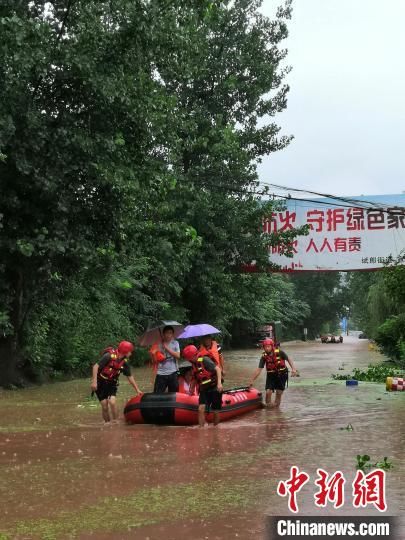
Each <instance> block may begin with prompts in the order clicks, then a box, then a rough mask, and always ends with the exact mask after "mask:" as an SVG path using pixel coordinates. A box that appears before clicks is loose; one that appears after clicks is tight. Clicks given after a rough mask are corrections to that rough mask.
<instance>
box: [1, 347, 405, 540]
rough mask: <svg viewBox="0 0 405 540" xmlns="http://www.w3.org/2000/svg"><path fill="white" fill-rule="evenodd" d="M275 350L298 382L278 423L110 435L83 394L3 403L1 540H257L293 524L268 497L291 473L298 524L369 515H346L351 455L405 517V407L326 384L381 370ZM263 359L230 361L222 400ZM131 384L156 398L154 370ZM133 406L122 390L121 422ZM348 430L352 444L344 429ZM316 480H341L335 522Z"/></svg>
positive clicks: (363, 362)
mask: <svg viewBox="0 0 405 540" xmlns="http://www.w3.org/2000/svg"><path fill="white" fill-rule="evenodd" d="M283 348H284V349H285V351H286V352H287V353H288V354H290V355H291V357H292V358H293V359H294V361H295V363H296V365H297V368H298V370H299V372H300V375H301V376H300V377H299V378H295V379H290V385H289V388H288V390H287V391H286V392H285V395H284V397H283V402H282V405H281V409H280V410H274V409H273V410H272V409H270V410H265V409H263V410H257V411H254V412H252V413H249V414H247V415H245V416H242V417H240V418H236V419H234V420H231V421H229V422H224V423H223V424H220V425H219V426H218V428H214V427H212V426H210V427H207V428H206V429H203V430H200V429H199V428H197V427H158V426H126V425H125V424H124V423H120V424H118V425H111V426H106V427H104V426H102V425H101V414H100V410H99V405H98V403H97V402H96V401H94V400H91V399H90V398H89V381H84V380H79V381H71V382H66V383H56V384H52V385H48V386H44V387H41V388H33V389H26V390H21V391H15V392H2V393H0V414H1V416H0V508H1V517H0V540H6V539H7V540H14V539H44V540H53V539H64V538H66V539H67V538H78V539H97V540H98V539H100V540H113V539H130V538H131V539H133V538H139V539H146V538H149V539H150V540H155V539H161V538H164V539H165V540H172V539H183V538H184V539H186V538H187V539H189V538H193V539H210V540H211V539H227V538H238V539H251V538H261V537H262V536H263V533H264V526H265V525H264V520H265V516H266V515H286V514H287V513H288V509H287V503H286V500H285V499H284V498H281V497H280V496H278V495H277V494H276V487H277V484H278V482H279V481H280V480H285V479H287V478H288V477H289V471H290V467H291V466H292V465H297V466H299V468H300V469H301V470H304V471H305V472H307V473H308V474H310V475H311V481H310V482H308V484H307V485H305V486H304V488H303V489H302V491H301V492H300V493H299V494H298V504H299V507H300V515H321V514H328V515H330V514H333V515H339V516H344V515H347V516H354V515H377V514H379V512H378V511H377V510H375V509H374V508H372V507H370V508H365V509H362V510H359V509H353V507H352V505H351V496H350V495H351V482H352V480H353V479H354V476H355V473H356V471H355V464H356V455H357V454H369V455H370V456H371V458H372V460H373V461H378V460H381V459H382V458H383V457H384V456H388V458H389V459H390V461H392V462H393V464H394V469H393V470H392V471H389V472H388V473H387V478H388V481H387V491H386V493H387V503H388V511H387V515H399V514H400V511H401V512H402V513H403V510H404V508H405V496H404V493H403V489H402V486H401V482H400V477H401V475H402V477H404V471H405V467H404V460H405V459H404V458H405V456H404V448H405V435H404V429H403V418H404V410H405V393H404V392H392V393H386V392H385V385H384V384H376V383H363V382H360V383H359V386H358V387H353V388H350V387H346V385H345V381H334V380H333V379H332V378H331V377H330V375H331V374H332V373H349V372H350V371H351V370H352V368H353V367H366V366H367V365H368V364H369V363H377V362H379V361H380V360H381V359H382V357H381V356H380V355H379V354H378V353H377V352H375V351H370V350H369V349H368V342H367V341H365V340H359V339H357V338H347V339H346V340H345V342H344V343H343V344H321V343H290V344H285V346H284V347H283ZM259 355H260V351H258V350H253V349H251V350H246V351H233V352H228V353H227V355H226V360H227V381H226V386H227V387H230V386H236V385H241V384H246V382H247V380H248V378H249V376H250V375H251V373H252V372H253V371H254V369H255V368H256V367H257V363H258V358H259ZM341 367H343V370H342V371H338V370H339V368H341ZM134 375H135V378H136V379H137V380H138V383H139V385H140V387H141V388H142V390H144V391H149V390H151V388H152V380H151V372H150V370H149V369H146V368H145V369H136V370H134ZM124 379H125V378H124ZM264 379H265V375H264V373H263V374H262V376H261V377H260V378H259V379H258V381H256V384H255V386H256V387H257V388H264V382H265V381H264ZM130 396H131V387H130V386H129V385H128V384H127V382H126V380H123V381H122V382H121V386H120V390H119V400H118V401H119V404H120V409H121V411H122V409H123V405H124V404H125V401H126V399H127V398H128V397H130ZM349 423H350V424H352V426H353V428H354V429H353V431H347V430H345V429H343V428H345V427H346V426H347V425H348V424H349ZM318 467H321V468H323V469H324V470H326V471H327V472H329V473H333V472H335V471H337V470H340V471H342V472H343V473H344V474H345V475H346V479H347V486H346V496H347V499H346V504H345V506H344V507H343V508H341V509H339V510H333V508H332V507H331V506H330V507H326V508H325V509H323V510H320V509H318V508H316V507H315V505H314V501H313V495H314V493H315V491H316V487H315V486H314V480H315V478H316V469H317V468H318ZM404 538H405V533H404Z"/></svg>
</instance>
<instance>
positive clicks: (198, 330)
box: [177, 324, 221, 339]
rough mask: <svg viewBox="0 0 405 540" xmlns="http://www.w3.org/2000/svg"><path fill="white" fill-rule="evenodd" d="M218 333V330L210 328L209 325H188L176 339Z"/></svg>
mask: <svg viewBox="0 0 405 540" xmlns="http://www.w3.org/2000/svg"><path fill="white" fill-rule="evenodd" d="M220 333H221V330H218V328H215V326H211V325H210V324H189V325H188V326H186V327H185V328H184V330H183V332H182V333H181V334H179V335H178V336H177V337H178V339H188V338H193V337H201V336H209V335H211V334H220Z"/></svg>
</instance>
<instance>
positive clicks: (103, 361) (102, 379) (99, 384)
mask: <svg viewBox="0 0 405 540" xmlns="http://www.w3.org/2000/svg"><path fill="white" fill-rule="evenodd" d="M133 351H134V346H133V344H132V343H131V342H129V341H121V343H120V344H119V345H118V347H117V348H116V349H114V348H113V347H109V348H108V349H106V350H105V351H104V354H103V356H102V357H101V358H100V360H99V361H98V362H96V363H95V364H94V365H93V378H92V383H91V389H92V391H93V392H95V393H96V395H97V397H98V400H99V402H100V404H101V413H102V416H103V420H104V422H106V423H107V422H110V420H111V419H112V420H113V421H114V422H116V421H117V418H118V410H117V404H116V398H115V396H116V395H117V390H118V384H119V383H118V379H119V376H120V375H121V373H123V374H124V375H126V377H127V378H128V382H129V384H130V385H131V386H133V388H134V390H135V392H136V393H137V394H141V393H142V392H141V391H140V390H139V387H138V385H137V383H136V381H135V379H134V377H133V376H132V375H131V368H130V365H129V363H128V360H129V358H130V356H131V354H132V353H133ZM110 411H111V413H110Z"/></svg>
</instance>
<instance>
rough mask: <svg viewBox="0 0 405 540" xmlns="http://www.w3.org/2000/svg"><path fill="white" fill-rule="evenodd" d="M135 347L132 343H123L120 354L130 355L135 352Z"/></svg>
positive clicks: (119, 347)
mask: <svg viewBox="0 0 405 540" xmlns="http://www.w3.org/2000/svg"><path fill="white" fill-rule="evenodd" d="M134 348H135V347H134V346H133V344H132V343H131V342H130V341H121V343H120V344H119V345H118V349H117V350H118V354H124V355H125V354H129V353H131V352H133V350H134Z"/></svg>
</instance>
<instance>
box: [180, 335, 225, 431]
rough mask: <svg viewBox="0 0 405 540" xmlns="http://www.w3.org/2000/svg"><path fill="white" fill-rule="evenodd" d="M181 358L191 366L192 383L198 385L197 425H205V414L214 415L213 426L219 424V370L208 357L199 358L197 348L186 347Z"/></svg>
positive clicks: (220, 388)
mask: <svg viewBox="0 0 405 540" xmlns="http://www.w3.org/2000/svg"><path fill="white" fill-rule="evenodd" d="M183 358H184V359H185V360H188V361H189V362H191V364H192V366H193V376H194V383H195V384H198V385H199V391H200V395H199V398H198V424H199V426H200V427H204V425H205V413H206V412H210V411H212V412H213V413H214V426H217V425H218V424H219V411H220V410H221V407H222V390H223V388H222V382H221V369H220V367H219V366H217V365H216V364H215V362H214V361H213V360H212V359H211V358H209V357H208V356H200V355H199V352H198V349H197V347H195V346H194V345H187V346H186V347H185V348H184V350H183Z"/></svg>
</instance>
